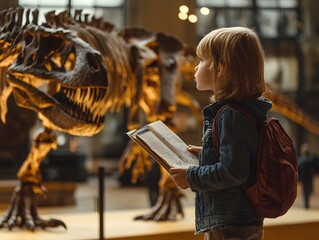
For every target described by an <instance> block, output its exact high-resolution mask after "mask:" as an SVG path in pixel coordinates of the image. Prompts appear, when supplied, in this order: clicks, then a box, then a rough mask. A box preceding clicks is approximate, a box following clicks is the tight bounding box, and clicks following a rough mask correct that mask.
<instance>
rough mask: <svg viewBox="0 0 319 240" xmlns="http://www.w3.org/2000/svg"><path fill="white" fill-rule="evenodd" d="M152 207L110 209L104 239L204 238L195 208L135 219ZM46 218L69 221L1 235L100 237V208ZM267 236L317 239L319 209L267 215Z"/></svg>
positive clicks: (38, 239) (32, 239)
mask: <svg viewBox="0 0 319 240" xmlns="http://www.w3.org/2000/svg"><path fill="white" fill-rule="evenodd" d="M147 212H149V209H139V210H127V211H108V212H105V214H104V220H105V225H104V237H105V238H104V239H109V240H120V239H123V240H163V239H174V240H182V239H183V240H184V239H203V237H204V235H203V234H199V235H194V209H193V208H192V207H190V208H186V209H185V218H184V219H181V220H179V221H176V222H152V221H150V222H148V221H147V222H144V221H134V220H133V218H134V217H135V216H137V215H141V214H145V213H147ZM42 217H43V218H50V217H53V218H58V219H60V220H62V221H64V222H65V223H66V225H67V226H68V230H66V231H65V230H64V229H62V228H58V229H50V230H46V231H43V230H37V231H36V232H34V233H32V232H29V231H27V230H23V229H22V230H21V229H16V230H14V231H12V232H10V231H8V230H6V229H2V230H0V239H5V240H17V239H23V240H43V239H46V240H71V239H72V240H99V239H100V238H99V216H98V213H97V212H90V213H73V214H60V215H59V216H57V215H43V216H42ZM264 233H265V234H264V240H301V239H307V240H316V239H318V236H319V211H318V210H304V209H297V208H294V209H291V210H290V211H289V212H288V213H287V214H286V215H285V216H283V217H280V218H277V219H266V220H265V229H264Z"/></svg>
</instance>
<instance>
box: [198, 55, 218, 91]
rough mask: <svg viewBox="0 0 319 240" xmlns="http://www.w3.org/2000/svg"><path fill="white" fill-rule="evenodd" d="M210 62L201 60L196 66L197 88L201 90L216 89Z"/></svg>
mask: <svg viewBox="0 0 319 240" xmlns="http://www.w3.org/2000/svg"><path fill="white" fill-rule="evenodd" d="M209 67H210V63H209V62H208V61H205V60H201V61H200V62H199V64H198V65H197V66H196V67H195V75H194V77H195V82H196V88H197V89H198V90H199V91H207V90H213V91H214V84H213V82H214V80H213V75H212V73H211V71H210V70H209Z"/></svg>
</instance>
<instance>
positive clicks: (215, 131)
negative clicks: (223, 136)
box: [212, 103, 259, 158]
mask: <svg viewBox="0 0 319 240" xmlns="http://www.w3.org/2000/svg"><path fill="white" fill-rule="evenodd" d="M226 108H233V109H237V110H239V111H240V112H241V113H242V114H243V115H244V116H245V117H246V118H247V119H248V120H249V121H250V122H252V123H253V124H254V125H255V126H256V127H257V126H258V124H259V122H258V120H257V118H256V117H255V116H254V115H253V114H252V113H251V112H250V111H249V110H247V109H246V108H245V107H243V106H241V105H239V104H234V103H232V104H225V105H224V106H222V107H221V108H220V109H219V110H218V111H217V113H216V115H215V118H214V121H213V130H212V132H213V134H214V145H215V147H216V155H217V157H218V158H219V149H220V144H219V138H218V119H219V116H220V115H221V114H222V112H223V111H224V110H225V109H226Z"/></svg>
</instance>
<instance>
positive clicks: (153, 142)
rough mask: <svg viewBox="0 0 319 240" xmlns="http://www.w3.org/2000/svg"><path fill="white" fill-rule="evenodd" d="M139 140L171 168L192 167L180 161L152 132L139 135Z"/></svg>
mask: <svg viewBox="0 0 319 240" xmlns="http://www.w3.org/2000/svg"><path fill="white" fill-rule="evenodd" d="M136 138H137V139H141V140H143V142H144V143H145V144H146V145H147V146H148V147H149V148H150V149H152V151H154V152H155V153H156V154H157V155H159V156H160V157H161V158H163V159H164V160H165V161H166V162H167V163H168V165H169V166H171V167H177V168H187V167H189V166H190V165H189V164H188V163H187V162H185V161H183V160H182V159H180V158H179V157H178V156H177V155H176V154H175V153H174V152H173V151H172V150H171V149H169V148H168V147H167V146H166V145H165V144H164V143H163V142H162V141H161V140H160V139H158V138H157V137H156V136H155V135H154V134H153V133H152V132H151V131H145V132H143V133H140V134H139V133H138V134H137V136H136Z"/></svg>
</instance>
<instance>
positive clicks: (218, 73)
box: [217, 63, 225, 77]
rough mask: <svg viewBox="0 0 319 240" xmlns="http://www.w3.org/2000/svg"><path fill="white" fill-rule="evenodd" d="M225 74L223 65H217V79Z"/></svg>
mask: <svg viewBox="0 0 319 240" xmlns="http://www.w3.org/2000/svg"><path fill="white" fill-rule="evenodd" d="M224 73H225V68H224V65H223V64H221V63H220V64H218V69H217V77H221V76H222V75H224Z"/></svg>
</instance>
